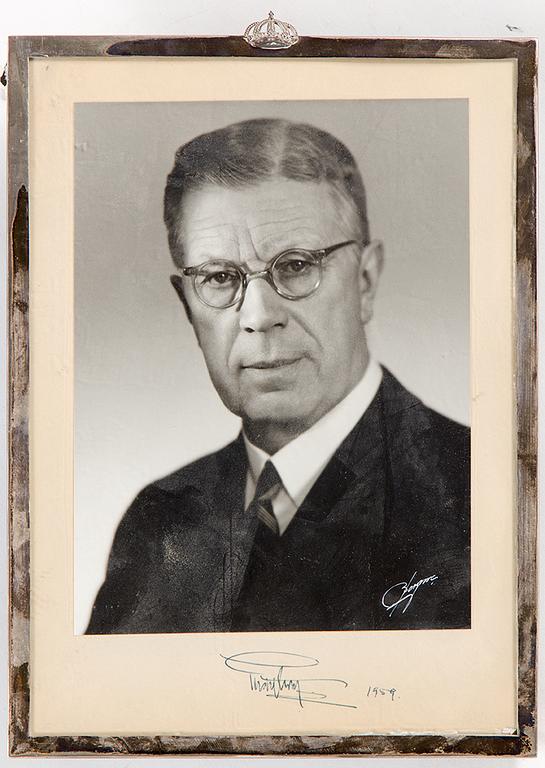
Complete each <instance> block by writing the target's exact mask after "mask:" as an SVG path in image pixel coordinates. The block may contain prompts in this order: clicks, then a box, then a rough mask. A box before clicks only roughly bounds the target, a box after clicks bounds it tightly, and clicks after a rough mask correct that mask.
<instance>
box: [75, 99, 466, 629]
mask: <svg viewBox="0 0 545 768" xmlns="http://www.w3.org/2000/svg"><path fill="white" fill-rule="evenodd" d="M252 117H288V118H290V119H293V120H301V121H305V122H309V123H313V124H315V125H317V126H319V127H321V128H325V129H326V130H328V131H330V132H331V133H333V134H334V135H336V136H337V137H338V138H340V139H341V140H342V141H343V142H344V143H345V144H346V145H347V146H348V147H349V148H350V149H351V151H352V152H353V154H354V155H355V157H356V159H357V161H358V163H359V165H360V168H361V171H362V174H363V178H364V182H365V185H366V189H367V197H368V209H369V219H370V224H371V235H372V237H376V238H380V239H382V240H383V242H384V245H385V256H386V261H385V268H384V273H383V276H382V281H381V284H380V287H379V293H378V297H377V302H376V311H375V318H374V320H373V322H372V324H371V327H370V328H369V338H370V346H371V349H372V352H373V353H374V355H375V356H376V357H377V358H378V359H379V361H381V362H382V363H384V364H385V365H386V366H388V367H389V368H390V369H391V370H392V372H393V373H395V375H396V376H397V377H398V378H399V379H400V380H401V382H402V383H403V384H404V385H405V386H406V387H407V388H408V389H410V390H412V391H413V392H415V393H416V394H417V395H419V396H420V397H421V398H422V399H423V400H424V402H425V403H427V404H428V405H430V406H431V407H433V408H435V409H436V410H438V411H440V412H441V413H444V414H446V415H448V416H451V417H452V418H454V419H457V420H458V421H462V422H464V423H466V424H467V423H469V392H470V390H469V244H468V243H469V222H468V219H469V214H468V113H467V102H466V101H465V100H457V99H453V100H401V101H386V100H385V101H319V102H315V101H306V102H293V101H290V102H270V101H267V102H212V103H211V102H191V103H185V102H184V103H154V104H149V103H108V104H105V103H104V104H78V105H76V108H75V383H74V386H75V467H74V470H75V473H74V493H75V496H74V502H75V507H74V519H75V542H74V546H75V553H74V554H75V560H74V564H75V565H74V567H75V574H74V577H75V592H74V617H75V631H76V633H79V632H82V631H84V629H85V626H86V623H87V620H88V616H89V612H90V609H91V606H92V602H93V599H94V596H95V593H96V590H97V589H98V587H99V586H100V583H101V581H102V579H103V577H104V571H105V567H106V561H107V556H108V552H109V548H110V544H111V540H112V536H113V533H114V532H115V528H116V526H117V523H118V522H119V519H120V517H121V516H122V514H123V512H124V511H125V509H126V508H127V505H128V504H129V503H130V502H131V500H132V499H133V497H134V496H135V494H136V493H137V492H138V490H139V489H140V488H141V487H142V486H143V485H145V484H146V483H148V482H150V481H151V480H153V479H156V478H157V477H159V476H161V475H163V474H166V473H168V472H170V471H172V470H173V469H175V468H177V467H179V466H182V465H183V464H186V463H187V462H189V461H191V460H192V459H194V458H196V457H198V456H201V455H203V454H205V453H208V452H209V451H212V450H215V449H217V448H218V447H220V446H221V445H224V444H225V443H226V442H228V441H229V440H230V439H232V438H233V437H234V436H235V435H236V433H237V431H238V429H239V425H238V420H237V419H236V418H235V417H234V416H232V415H231V414H229V413H227V412H226V411H225V408H224V406H223V405H222V404H221V403H220V401H219V399H218V397H217V395H216V394H215V391H214V390H213V388H212V385H211V384H210V382H209V379H208V374H207V372H206V369H205V366H204V363H203V361H202V358H201V355H200V352H199V349H198V346H197V344H196V342H195V339H194V337H193V333H192V330H191V327H190V325H189V324H188V322H187V320H186V319H185V316H184V314H183V310H182V307H181V305H180V303H179V301H178V299H177V298H176V296H175V294H174V291H173V289H172V288H171V286H170V284H169V279H168V278H169V275H170V274H171V272H172V267H171V264H170V256H169V253H168V247H167V241H166V234H165V230H164V226H163V222H162V197H163V188H164V183H165V179H166V175H167V173H168V172H169V171H170V169H171V167H172V164H173V158H174V152H175V150H176V149H177V147H178V146H180V145H181V144H183V143H184V142H186V141H188V140H189V139H191V138H193V137H194V136H196V135H198V134H200V133H203V132H206V131H209V130H213V129H214V128H218V127H221V126H224V125H227V124H229V123H232V122H236V121H238V120H243V119H248V118H252Z"/></svg>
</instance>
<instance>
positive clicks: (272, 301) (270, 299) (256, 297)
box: [239, 278, 288, 333]
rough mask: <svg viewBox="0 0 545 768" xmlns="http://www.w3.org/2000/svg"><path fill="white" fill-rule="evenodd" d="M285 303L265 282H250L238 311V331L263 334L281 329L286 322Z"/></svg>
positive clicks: (261, 280) (259, 280) (258, 279)
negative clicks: (273, 329) (277, 328)
mask: <svg viewBox="0 0 545 768" xmlns="http://www.w3.org/2000/svg"><path fill="white" fill-rule="evenodd" d="M286 303H287V299H283V298H282V296H279V295H278V294H277V293H276V291H275V290H274V288H273V287H272V285H269V283H268V282H267V281H266V280H264V279H262V278H257V279H255V280H251V281H250V282H249V283H248V285H247V287H246V293H245V295H244V300H243V302H242V305H241V307H240V309H239V325H240V329H241V330H243V331H247V332H248V333H254V331H258V332H261V333H264V332H266V331H268V330H270V329H271V328H274V327H279V328H283V327H284V326H285V325H286V323H287V321H288V314H287V307H286Z"/></svg>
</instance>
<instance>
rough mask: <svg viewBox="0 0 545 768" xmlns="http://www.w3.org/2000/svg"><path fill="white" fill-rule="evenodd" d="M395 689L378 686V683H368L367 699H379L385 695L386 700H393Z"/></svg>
mask: <svg viewBox="0 0 545 768" xmlns="http://www.w3.org/2000/svg"><path fill="white" fill-rule="evenodd" d="M396 694H397V690H396V689H395V688H379V686H378V685H370V686H369V688H368V689H367V698H368V699H379V698H381V697H382V696H386V697H387V698H388V700H390V701H395V698H396Z"/></svg>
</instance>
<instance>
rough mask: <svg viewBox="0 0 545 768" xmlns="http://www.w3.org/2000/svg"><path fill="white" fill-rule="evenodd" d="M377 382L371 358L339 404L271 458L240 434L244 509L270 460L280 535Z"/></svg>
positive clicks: (377, 370)
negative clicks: (277, 487)
mask: <svg viewBox="0 0 545 768" xmlns="http://www.w3.org/2000/svg"><path fill="white" fill-rule="evenodd" d="M381 381H382V369H381V367H380V366H379V364H378V363H377V362H376V360H374V359H372V358H371V359H370V360H369V363H368V365H367V368H366V370H365V373H364V374H363V377H362V378H361V380H360V381H359V382H358V383H357V384H356V386H355V387H354V389H352V390H351V391H350V392H349V393H348V394H347V395H346V397H344V399H343V400H341V402H340V403H337V405H336V406H335V407H334V408H332V409H331V410H330V411H328V413H326V414H325V416H322V418H321V419H320V420H319V421H317V422H316V424H313V426H312V427H310V429H307V430H306V432H303V433H302V434H300V435H299V436H298V437H296V438H294V439H293V440H291V442H289V443H288V444H287V445H285V446H284V447H283V448H281V449H280V450H279V451H277V452H276V453H275V454H273V455H272V456H269V455H268V454H267V453H265V451H262V450H261V448H258V447H257V446H255V445H253V444H252V443H251V442H250V441H249V440H248V438H247V437H246V435H244V443H245V445H246V451H247V454H248V472H247V475H246V502H245V506H246V509H247V508H248V506H249V504H250V503H251V501H252V499H253V497H254V494H255V489H256V485H257V480H258V478H259V475H260V474H261V470H262V469H263V467H264V466H265V462H266V461H267V460H268V459H270V460H271V461H272V463H273V464H274V467H275V469H276V471H277V472H278V474H279V475H280V479H281V480H282V484H283V487H282V488H281V489H280V490H279V491H278V493H277V494H276V496H274V497H273V499H272V505H273V512H274V516H275V517H276V520H277V522H278V528H279V531H280V534H283V533H284V531H285V530H286V528H287V527H288V525H289V524H290V523H291V521H292V520H293V517H294V515H295V513H296V512H297V510H298V509H299V507H300V506H301V504H302V503H303V500H304V498H305V496H306V495H307V493H308V492H309V491H310V489H311V488H312V486H313V485H314V483H315V482H316V480H317V479H318V477H319V476H320V474H321V473H322V472H323V470H324V469H325V466H326V464H327V463H328V461H329V460H330V459H331V457H332V456H333V454H334V453H335V451H336V450H337V448H338V447H339V446H340V444H341V443H342V441H343V440H344V439H345V437H346V436H347V435H348V434H349V433H350V432H351V430H352V429H353V427H355V426H356V424H357V423H358V421H359V420H360V419H361V417H362V416H363V414H364V413H365V411H366V410H367V408H368V407H369V406H370V405H371V401H372V400H373V398H374V397H375V395H376V393H377V391H378V388H379V386H380V382H381Z"/></svg>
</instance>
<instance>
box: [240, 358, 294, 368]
mask: <svg viewBox="0 0 545 768" xmlns="http://www.w3.org/2000/svg"><path fill="white" fill-rule="evenodd" d="M300 359H301V358H300V357H290V358H276V359H275V360H257V361H256V362H252V363H248V364H246V365H243V366H242V368H243V370H247V369H250V370H252V369H253V370H258V371H267V370H271V369H275V368H285V367H287V366H288V365H293V364H294V363H297V362H298V361H299V360H300Z"/></svg>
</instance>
